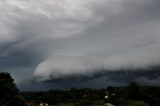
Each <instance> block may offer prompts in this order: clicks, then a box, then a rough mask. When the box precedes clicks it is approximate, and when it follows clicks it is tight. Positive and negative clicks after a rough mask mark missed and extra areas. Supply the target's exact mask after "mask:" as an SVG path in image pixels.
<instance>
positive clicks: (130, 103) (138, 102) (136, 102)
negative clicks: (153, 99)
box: [127, 100, 149, 106]
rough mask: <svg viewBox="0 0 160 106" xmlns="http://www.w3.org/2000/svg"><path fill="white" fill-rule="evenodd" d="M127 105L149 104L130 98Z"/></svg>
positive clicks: (142, 105)
mask: <svg viewBox="0 0 160 106" xmlns="http://www.w3.org/2000/svg"><path fill="white" fill-rule="evenodd" d="M127 106H149V104H147V103H144V102H143V101H133V100H130V101H128V104H127Z"/></svg>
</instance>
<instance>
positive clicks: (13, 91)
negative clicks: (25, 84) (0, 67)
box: [0, 73, 23, 106]
mask: <svg viewBox="0 0 160 106" xmlns="http://www.w3.org/2000/svg"><path fill="white" fill-rule="evenodd" d="M0 95H1V96H0V106H14V105H13V104H12V103H13V101H14V103H15V102H16V101H21V102H22V97H20V96H18V89H17V87H16V84H15V83H14V80H13V78H12V77H11V76H10V74H9V73H0ZM17 103H18V102H17ZM15 106H20V105H15ZM21 106H23V105H21Z"/></svg>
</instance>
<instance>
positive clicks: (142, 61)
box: [0, 0, 160, 86]
mask: <svg viewBox="0 0 160 106" xmlns="http://www.w3.org/2000/svg"><path fill="white" fill-rule="evenodd" d="M159 7H160V2H159V0H152V1H151V0H134V1H133V0H81V1H75V0H63V1H59V0H45V1H43V0H41V1H38V0H35V1H33V0H27V1H26V0H12V1H11V0H1V1H0V13H1V14H0V27H1V29H0V63H1V64H0V69H3V70H7V69H8V70H9V71H10V72H12V74H14V76H16V79H18V80H23V78H20V77H19V75H21V74H23V73H21V72H22V71H24V73H27V72H29V73H30V75H28V79H30V78H31V77H30V76H32V77H33V76H35V78H40V79H38V80H48V79H51V80H52V79H54V78H68V77H72V76H74V75H75V76H78V75H80V76H82V77H87V76H89V77H91V78H92V77H93V76H94V75H95V74H98V73H101V72H102V73H103V72H104V70H105V72H106V70H112V71H115V70H118V69H122V68H123V69H128V68H131V67H132V68H136V69H138V68H143V69H144V68H148V67H150V66H152V65H157V66H159V60H160V58H159V53H160V51H159V50H160V48H159V47H160V37H159V34H160V31H159V28H160V21H159V20H160V15H159ZM8 67H9V68H8ZM12 67H16V70H18V71H16V70H14V71H11V70H12V69H11V68H12ZM21 70H22V71H21ZM27 70H29V71H27ZM18 72H19V73H20V74H18ZM33 74H34V75H33ZM102 76H103V75H102ZM104 76H107V75H106V74H104ZM18 77H19V78H18ZM25 79H27V78H25ZM77 79H78V78H77ZM111 82H112V81H110V83H111ZM80 85H81V84H80ZM80 85H79V86H80Z"/></svg>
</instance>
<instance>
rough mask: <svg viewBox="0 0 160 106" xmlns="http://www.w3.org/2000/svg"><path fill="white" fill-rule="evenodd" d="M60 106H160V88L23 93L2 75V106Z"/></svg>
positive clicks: (0, 76) (132, 86)
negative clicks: (45, 105) (41, 104)
mask: <svg viewBox="0 0 160 106" xmlns="http://www.w3.org/2000/svg"><path fill="white" fill-rule="evenodd" d="M42 102H43V103H48V104H49V105H52V106H56V105H61V106H63V105H62V104H64V105H65V104H68V106H104V104H105V103H111V104H113V105H115V106H160V87H153V86H140V85H139V84H138V83H136V82H131V83H129V85H128V86H123V87H113V86H109V87H107V88H106V89H92V88H83V89H76V88H70V89H65V90H58V89H57V90H49V91H38V92H33V91H27V92H22V91H19V90H18V88H17V87H16V84H15V83H14V79H13V78H12V77H11V76H10V74H9V73H0V106H26V105H27V103H33V104H34V105H35V106H38V104H40V103H42Z"/></svg>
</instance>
